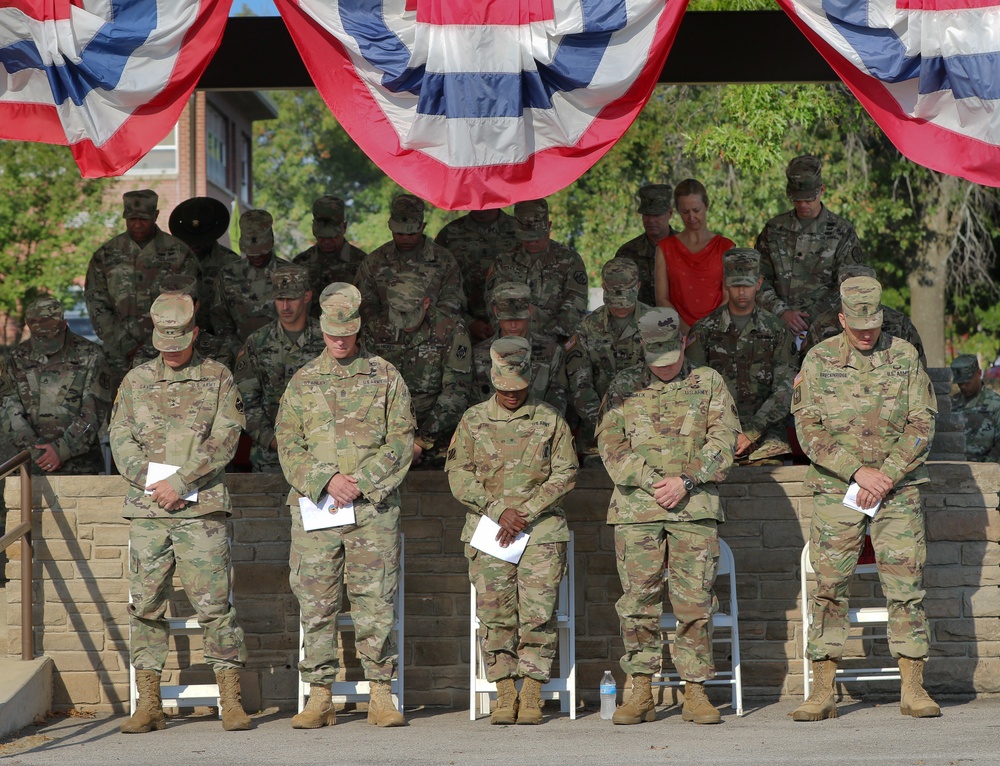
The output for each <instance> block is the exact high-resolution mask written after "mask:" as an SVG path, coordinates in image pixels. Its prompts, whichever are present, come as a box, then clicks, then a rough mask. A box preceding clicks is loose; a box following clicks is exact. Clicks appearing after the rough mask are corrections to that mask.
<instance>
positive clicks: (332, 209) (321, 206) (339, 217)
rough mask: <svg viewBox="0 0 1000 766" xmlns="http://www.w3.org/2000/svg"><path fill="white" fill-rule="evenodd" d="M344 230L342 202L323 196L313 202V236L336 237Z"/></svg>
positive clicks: (332, 197) (331, 196) (329, 195)
mask: <svg viewBox="0 0 1000 766" xmlns="http://www.w3.org/2000/svg"><path fill="white" fill-rule="evenodd" d="M343 230H344V200H342V199H341V198H340V197H334V196H333V195H331V194H324V195H323V196H322V197H320V198H319V199H318V200H316V201H315V202H313V236H314V237H336V236H338V235H339V234H340V233H341V232H342V231H343Z"/></svg>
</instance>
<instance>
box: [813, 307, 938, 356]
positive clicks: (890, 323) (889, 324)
mask: <svg viewBox="0 0 1000 766" xmlns="http://www.w3.org/2000/svg"><path fill="white" fill-rule="evenodd" d="M839 317H840V307H839V306H838V307H836V308H832V309H830V310H829V311H824V312H823V313H822V314H820V315H819V316H818V317H817V318H816V319H815V320H813V322H812V324H811V325H809V334H808V335H807V336H806V341H805V343H804V344H803V346H802V355H803V356H805V354H806V352H807V351H808V350H809V349H811V348H812V347H813V346H815V345H816V344H817V343H819V342H820V341H821V340H826V339H827V338H832V337H833V336H834V335H840V333H841V332H843V328H842V327H841V326H840V318H839ZM882 332H883V333H889V334H890V335H895V336H896V337H897V338H902V339H903V340H905V341H906V342H907V343H909V344H910V345H911V346H913V347H914V348H915V349H916V350H917V356H918V357H920V366H921V367H923V368H924V369H925V370H926V369H927V357H926V356H925V355H924V342H923V341H922V340H921V339H920V333H918V332H917V328H916V327H914V326H913V322H911V321H910V318H909V317H908V316H906V314H904V313H903V312H902V311H897V310H896V309H891V308H889V307H888V306H884V305H883V306H882Z"/></svg>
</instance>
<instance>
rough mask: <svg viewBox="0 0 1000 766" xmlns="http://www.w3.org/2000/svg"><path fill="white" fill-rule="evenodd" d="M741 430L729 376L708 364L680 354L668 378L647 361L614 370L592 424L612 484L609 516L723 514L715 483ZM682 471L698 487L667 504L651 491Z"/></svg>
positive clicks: (632, 519)
mask: <svg viewBox="0 0 1000 766" xmlns="http://www.w3.org/2000/svg"><path fill="white" fill-rule="evenodd" d="M739 430H740V420H739V416H738V415H737V413H736V404H735V402H733V398H732V397H731V396H730V395H729V390H728V389H727V388H726V382H725V381H724V380H723V379H722V376H721V375H719V373H717V372H716V371H715V370H713V369H711V368H709V367H693V366H692V365H691V364H690V362H688V361H686V360H685V362H684V363H683V365H682V366H681V370H680V372H679V373H678V374H677V377H675V378H674V379H673V380H671V381H669V382H663V381H662V380H660V379H659V378H657V377H656V376H655V375H653V373H652V371H651V370H650V369H649V367H648V366H646V364H640V365H636V366H635V367H629V368H628V369H626V370H623V371H622V372H620V373H618V374H617V375H616V376H615V379H614V380H613V381H612V382H611V386H610V387H609V388H608V393H607V394H606V395H605V397H604V401H603V402H602V404H601V415H600V419H599V422H598V425H597V446H598V449H599V450H600V453H601V458H602V459H603V460H604V466H605V468H607V470H608V475H609V476H610V477H611V480H612V481H613V482H614V483H615V490H614V493H613V494H612V496H611V505H610V507H609V508H608V523H609V524H645V523H648V522H653V521H695V520H698V519H715V520H716V521H723V520H724V517H723V513H722V503H721V502H720V501H719V491H718V489H717V488H716V486H715V482H718V481H722V480H723V479H725V478H726V474H727V473H728V472H729V468H730V467H731V466H732V464H733V449H734V447H735V444H736V434H737V433H738V432H739ZM682 474H683V475H685V476H688V477H690V478H691V479H692V480H693V481H694V482H695V484H696V485H697V486H696V487H695V489H694V491H693V492H691V493H690V494H689V495H687V496H686V497H685V498H684V499H683V500H682V501H681V502H680V503H679V504H678V505H677V506H676V507H675V508H673V509H672V510H669V511H668V510H667V509H665V508H663V507H662V506H660V505H659V504H658V503H657V502H656V500H655V499H654V498H653V492H654V490H653V485H654V484H655V483H656V482H658V481H659V480H660V479H665V478H671V477H676V476H680V475H682Z"/></svg>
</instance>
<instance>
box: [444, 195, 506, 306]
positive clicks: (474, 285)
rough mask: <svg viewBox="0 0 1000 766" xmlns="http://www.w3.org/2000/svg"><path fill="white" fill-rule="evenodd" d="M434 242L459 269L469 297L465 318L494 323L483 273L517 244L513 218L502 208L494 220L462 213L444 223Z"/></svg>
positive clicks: (466, 294)
mask: <svg viewBox="0 0 1000 766" xmlns="http://www.w3.org/2000/svg"><path fill="white" fill-rule="evenodd" d="M434 241H435V242H436V243H437V244H439V245H441V247H444V248H447V250H448V252H450V253H451V254H452V255H453V256H455V260H456V261H458V270H459V271H460V272H462V286H463V287H464V288H465V296H466V298H467V299H468V314H467V315H466V321H467V322H468V323H469V324H471V323H472V320H475V319H478V320H481V321H483V322H489V323H491V324H492V323H493V321H494V320H493V317H492V316H491V315H490V311H489V306H488V305H487V303H486V274H487V273H488V272H489V270H490V267H491V266H492V265H493V262H494V261H495V260H496V259H497V256H498V255H499V254H500V253H502V252H504V251H506V250H510V249H511V248H513V247H516V246H517V244H518V239H517V233H516V232H515V224H514V217H513V216H511V215H507V213H504V212H503V211H501V212H500V217H499V218H497V220H495V221H494V222H493V223H488V224H485V225H482V224H478V223H476V222H475V221H473V220H472V217H471V216H468V215H463V216H462V217H461V218H458V219H456V220H454V221H452V222H451V223H448V224H446V225H445V226H444V227H443V228H442V229H441V231H439V232H438V235H437V236H436V237H435V238H434Z"/></svg>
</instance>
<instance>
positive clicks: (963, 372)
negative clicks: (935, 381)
mask: <svg viewBox="0 0 1000 766" xmlns="http://www.w3.org/2000/svg"><path fill="white" fill-rule="evenodd" d="M977 372H979V359H977V358H976V356H975V355H973V354H959V355H958V356H956V357H955V361H953V362H952V363H951V379H952V382H954V383H968V382H970V381H971V380H972V379H973V378H974V377H975V376H976V373H977Z"/></svg>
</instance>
